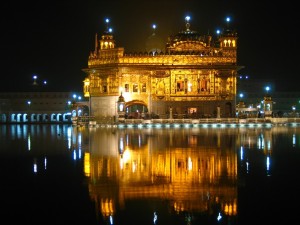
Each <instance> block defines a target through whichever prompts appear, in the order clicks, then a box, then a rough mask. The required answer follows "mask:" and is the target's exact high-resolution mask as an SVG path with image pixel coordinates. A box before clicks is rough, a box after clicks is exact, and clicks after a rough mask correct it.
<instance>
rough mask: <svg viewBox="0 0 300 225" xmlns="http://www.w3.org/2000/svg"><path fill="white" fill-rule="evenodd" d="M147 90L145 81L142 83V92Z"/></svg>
mask: <svg viewBox="0 0 300 225" xmlns="http://www.w3.org/2000/svg"><path fill="white" fill-rule="evenodd" d="M146 91H147V89H146V83H143V84H142V92H146Z"/></svg>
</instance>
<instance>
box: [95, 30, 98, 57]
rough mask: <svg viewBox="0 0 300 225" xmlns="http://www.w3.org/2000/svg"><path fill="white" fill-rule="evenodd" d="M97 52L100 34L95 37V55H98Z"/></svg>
mask: <svg viewBox="0 0 300 225" xmlns="http://www.w3.org/2000/svg"><path fill="white" fill-rule="evenodd" d="M97 50H98V34H97V33H96V35H95V54H97Z"/></svg>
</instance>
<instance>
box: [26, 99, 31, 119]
mask: <svg viewBox="0 0 300 225" xmlns="http://www.w3.org/2000/svg"><path fill="white" fill-rule="evenodd" d="M27 105H28V113H27V121H26V122H30V120H31V119H30V105H31V101H27Z"/></svg>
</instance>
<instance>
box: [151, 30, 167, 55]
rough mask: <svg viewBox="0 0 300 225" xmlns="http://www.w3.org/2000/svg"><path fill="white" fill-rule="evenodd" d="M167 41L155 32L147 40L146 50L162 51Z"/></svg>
mask: <svg viewBox="0 0 300 225" xmlns="http://www.w3.org/2000/svg"><path fill="white" fill-rule="evenodd" d="M164 46H165V43H164V42H163V40H162V39H161V38H160V37H159V36H157V35H156V34H155V33H153V34H152V35H151V36H150V37H148V39H147V41H146V51H147V52H158V53H160V52H162V51H163V49H164Z"/></svg>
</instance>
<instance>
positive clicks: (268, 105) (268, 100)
mask: <svg viewBox="0 0 300 225" xmlns="http://www.w3.org/2000/svg"><path fill="white" fill-rule="evenodd" d="M265 89H266V91H267V93H266V95H265V97H264V101H263V104H264V115H265V117H272V113H273V111H272V110H273V101H272V97H271V96H270V95H269V91H270V87H269V86H266V88H265Z"/></svg>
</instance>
